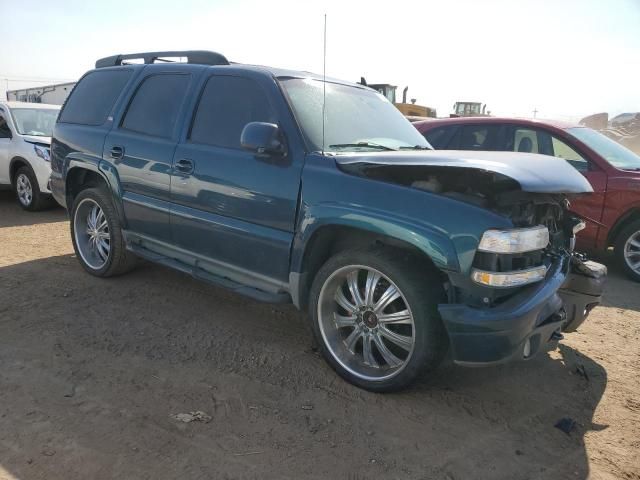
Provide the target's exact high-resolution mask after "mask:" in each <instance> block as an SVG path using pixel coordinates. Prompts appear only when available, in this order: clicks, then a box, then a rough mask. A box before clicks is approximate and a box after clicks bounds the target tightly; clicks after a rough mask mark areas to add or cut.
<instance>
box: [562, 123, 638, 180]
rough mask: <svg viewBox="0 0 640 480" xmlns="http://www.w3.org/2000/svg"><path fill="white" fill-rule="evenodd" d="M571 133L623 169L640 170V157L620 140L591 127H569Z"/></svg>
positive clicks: (612, 163)
mask: <svg viewBox="0 0 640 480" xmlns="http://www.w3.org/2000/svg"><path fill="white" fill-rule="evenodd" d="M567 131H568V132H569V133H570V134H572V135H573V136H574V137H576V138H577V139H578V140H580V141H581V142H582V143H584V144H586V145H587V146H588V147H590V148H591V149H592V150H595V151H596V152H597V153H598V154H599V155H600V156H601V157H603V158H604V159H605V160H607V162H609V163H610V164H611V165H613V166H614V167H616V168H620V169H622V170H640V157H639V156H638V155H636V154H635V153H633V152H632V151H631V150H629V149H628V148H626V147H623V146H622V145H620V144H619V143H618V142H616V141H614V140H611V139H610V138H609V137H606V136H604V135H603V134H601V133H599V132H596V131H595V130H591V129H590V128H582V127H579V128H569V129H568V130H567Z"/></svg>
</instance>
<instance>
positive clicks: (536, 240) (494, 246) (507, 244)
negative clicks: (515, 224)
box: [478, 225, 549, 253]
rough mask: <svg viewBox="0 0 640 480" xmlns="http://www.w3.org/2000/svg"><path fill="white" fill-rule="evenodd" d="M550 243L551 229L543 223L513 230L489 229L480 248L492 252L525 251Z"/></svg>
mask: <svg viewBox="0 0 640 480" xmlns="http://www.w3.org/2000/svg"><path fill="white" fill-rule="evenodd" d="M548 244H549V230H548V229H547V227H544V226H542V225H540V226H537V227H532V228H514V229H512V230H487V231H486V232H484V235H482V239H481V240H480V245H479V246H478V250H479V251H481V252H491V253H524V252H532V251H534V250H542V249H543V248H545V247H546V246H547V245H548Z"/></svg>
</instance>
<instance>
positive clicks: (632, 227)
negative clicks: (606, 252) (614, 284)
mask: <svg viewBox="0 0 640 480" xmlns="http://www.w3.org/2000/svg"><path fill="white" fill-rule="evenodd" d="M614 250H615V255H616V258H617V260H618V263H619V264H620V266H621V267H622V269H623V270H624V272H625V273H626V274H627V276H628V277H629V278H631V279H632V280H635V281H636V282H640V220H635V221H633V222H631V223H630V224H629V225H627V226H626V227H624V228H623V229H622V231H621V232H620V233H619V234H618V237H617V238H616V243H615V246H614Z"/></svg>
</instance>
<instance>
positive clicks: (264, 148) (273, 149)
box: [240, 122, 285, 155]
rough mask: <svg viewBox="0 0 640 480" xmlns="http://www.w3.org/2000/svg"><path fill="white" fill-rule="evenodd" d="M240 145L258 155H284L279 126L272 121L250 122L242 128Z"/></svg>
mask: <svg viewBox="0 0 640 480" xmlns="http://www.w3.org/2000/svg"><path fill="white" fill-rule="evenodd" d="M240 145H241V146H242V148H244V149H245V150H248V151H250V152H254V153H256V154H258V155H284V154H285V148H284V144H283V143H282V139H281V135H280V127H278V125H276V124H274V123H266V122H251V123H247V125H246V126H245V127H244V128H243V129H242V134H241V135H240Z"/></svg>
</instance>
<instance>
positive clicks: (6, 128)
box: [0, 114, 13, 138]
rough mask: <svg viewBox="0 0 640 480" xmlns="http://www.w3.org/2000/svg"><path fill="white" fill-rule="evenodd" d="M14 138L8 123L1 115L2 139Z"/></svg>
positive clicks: (0, 132)
mask: <svg viewBox="0 0 640 480" xmlns="http://www.w3.org/2000/svg"><path fill="white" fill-rule="evenodd" d="M12 136H13V135H12V134H11V130H10V129H9V125H8V124H7V121H6V120H5V119H4V116H3V115H2V114H0V138H11V137H12Z"/></svg>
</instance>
